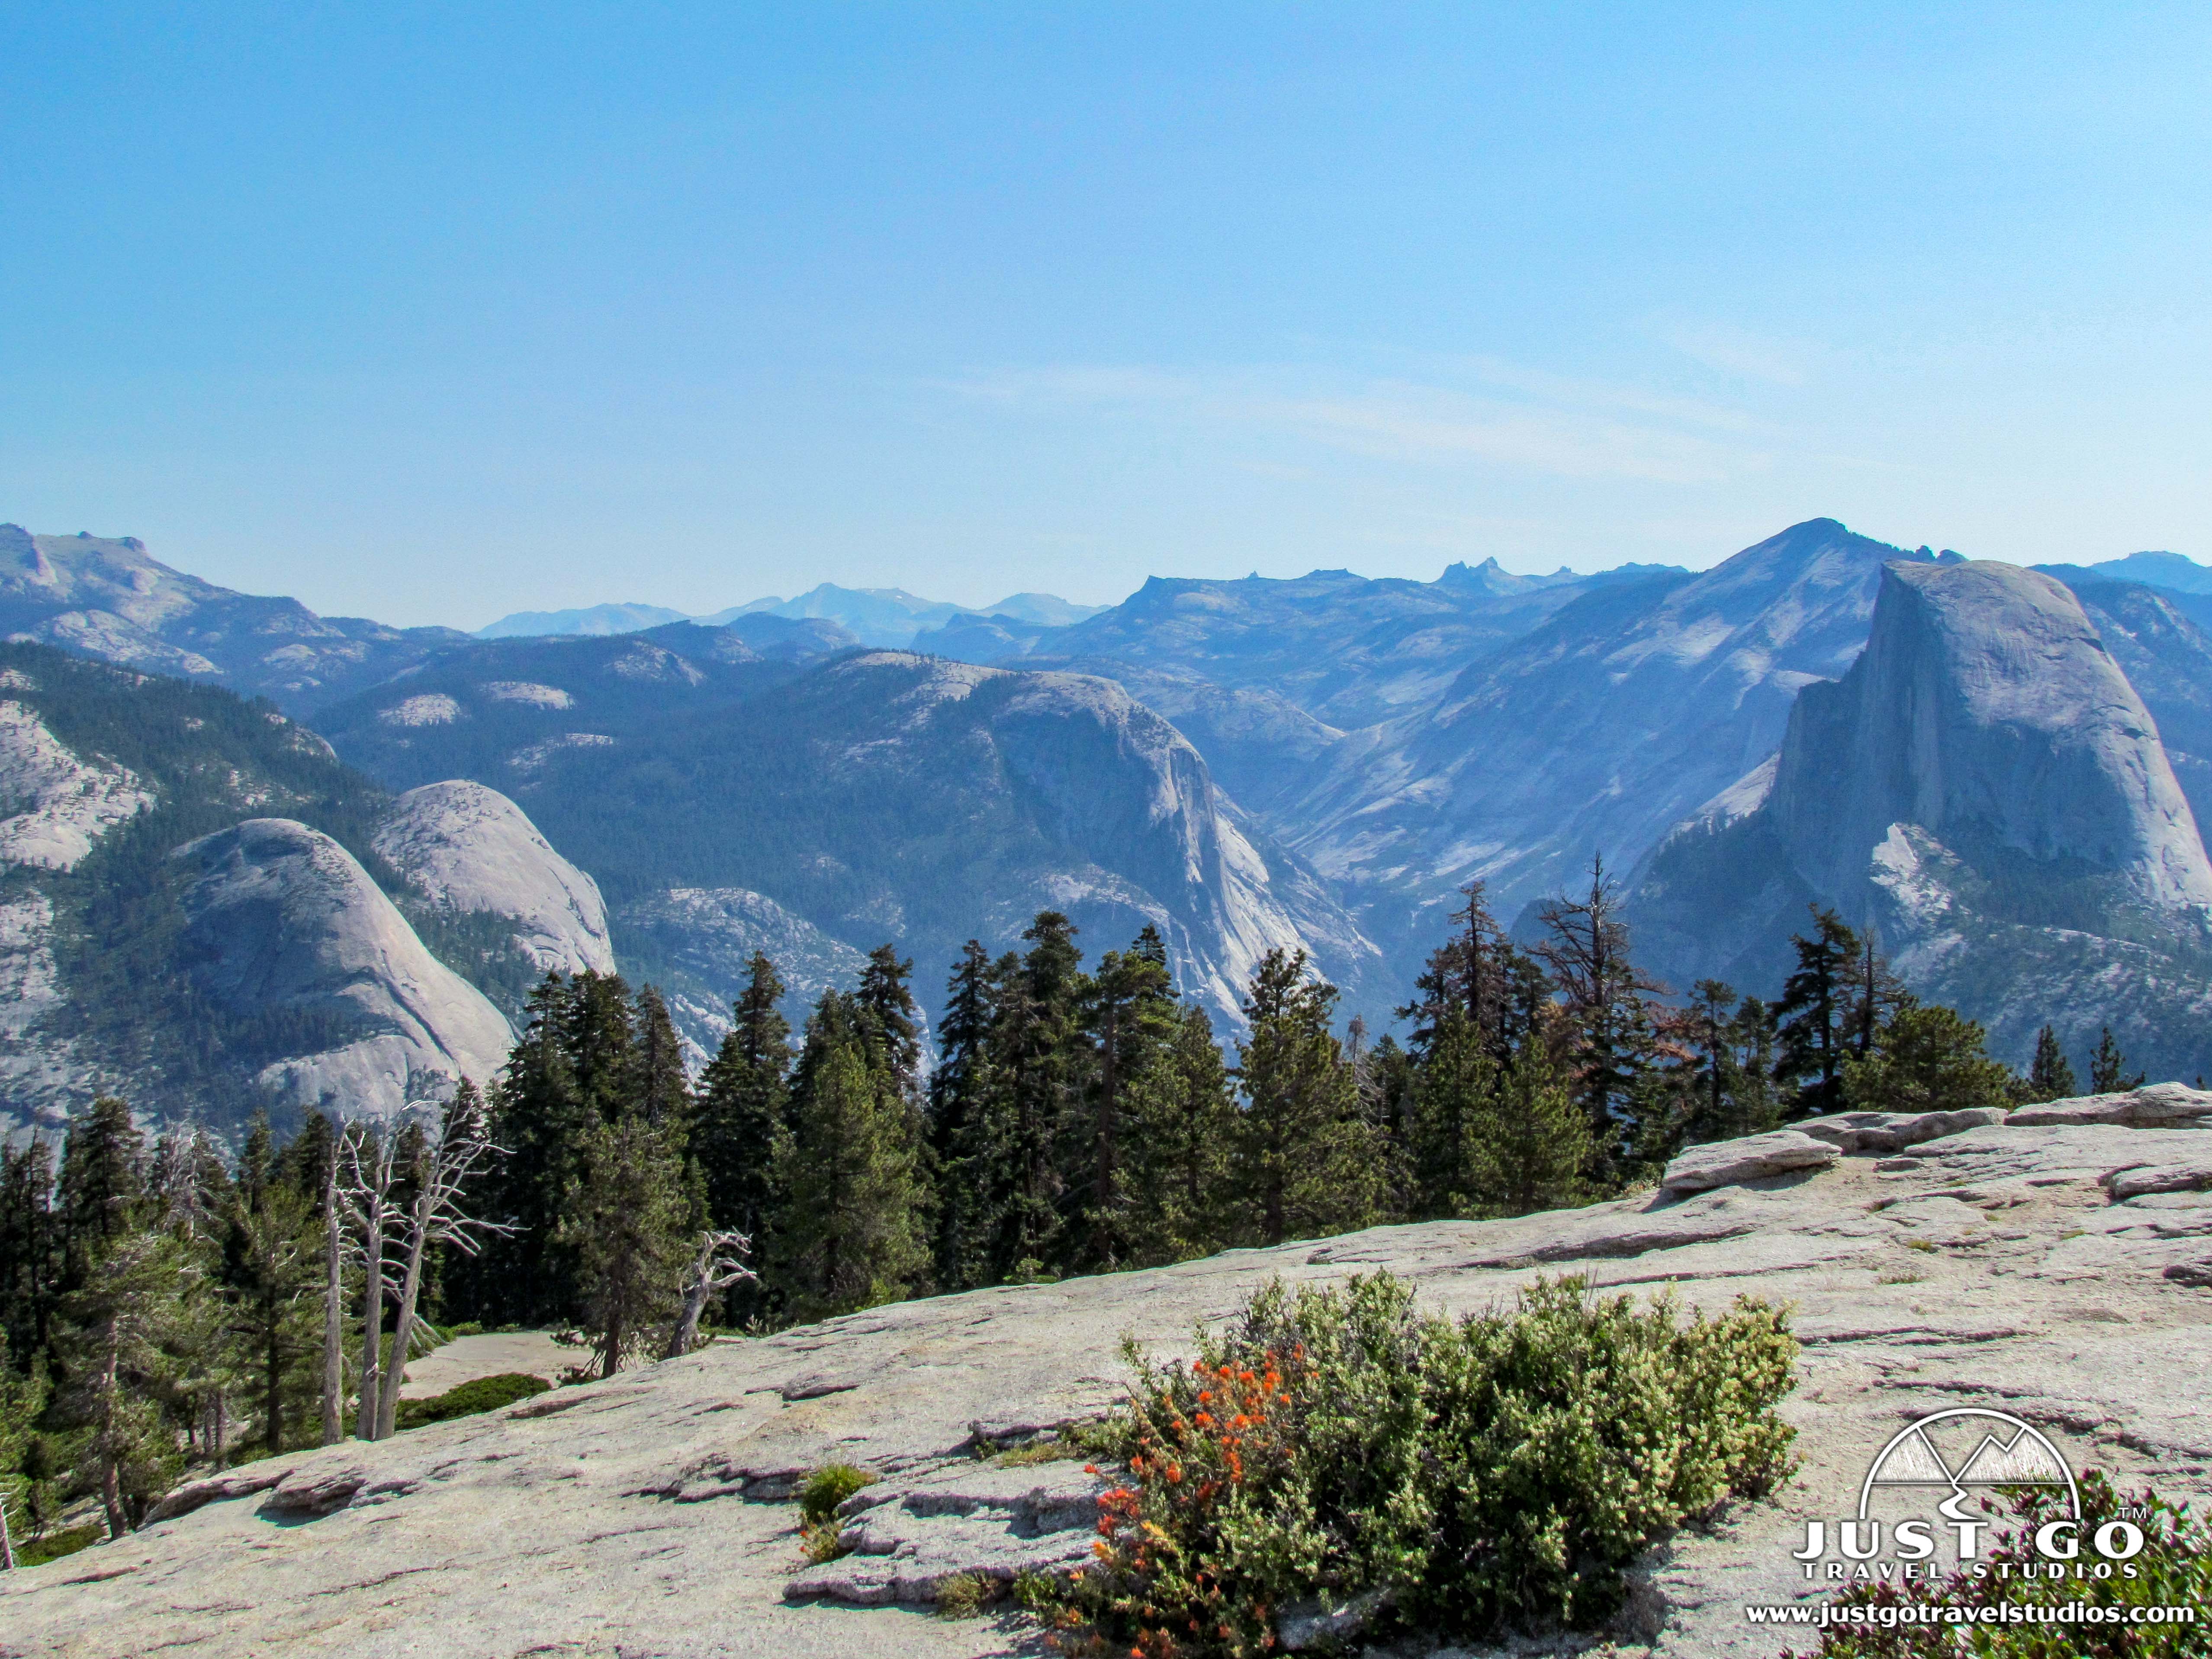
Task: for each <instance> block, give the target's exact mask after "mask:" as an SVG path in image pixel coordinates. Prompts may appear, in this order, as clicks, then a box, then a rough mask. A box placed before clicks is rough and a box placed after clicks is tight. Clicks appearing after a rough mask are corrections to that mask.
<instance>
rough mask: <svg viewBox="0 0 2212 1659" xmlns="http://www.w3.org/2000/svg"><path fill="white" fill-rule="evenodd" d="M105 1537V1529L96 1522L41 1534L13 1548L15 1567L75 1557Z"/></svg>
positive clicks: (33, 1565)
mask: <svg viewBox="0 0 2212 1659" xmlns="http://www.w3.org/2000/svg"><path fill="white" fill-rule="evenodd" d="M106 1536H107V1528H106V1527H104V1526H101V1525H100V1523H99V1522H96V1521H95V1522H92V1523H91V1524H89V1525H88V1526H82V1527H69V1528H64V1529H63V1530H61V1531H59V1532H49V1533H42V1534H40V1535H39V1536H37V1537H35V1538H33V1539H31V1540H30V1541H28V1542H27V1543H21V1544H18V1545H16V1546H15V1565H17V1566H19V1567H35V1566H40V1565H44V1564H45V1563H46V1562H48V1561H58V1560H60V1559H62V1557H64V1555H75V1554H76V1553H77V1552H78V1551H79V1550H81V1549H86V1548H88V1547H91V1546H92V1545H94V1544H97V1543H98V1542H100V1540H101V1539H103V1538H105V1537H106Z"/></svg>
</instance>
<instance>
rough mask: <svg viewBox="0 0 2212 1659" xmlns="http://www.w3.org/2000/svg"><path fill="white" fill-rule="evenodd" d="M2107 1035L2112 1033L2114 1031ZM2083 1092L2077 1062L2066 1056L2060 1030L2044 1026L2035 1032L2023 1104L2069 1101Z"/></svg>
mask: <svg viewBox="0 0 2212 1659" xmlns="http://www.w3.org/2000/svg"><path fill="white" fill-rule="evenodd" d="M2110 1035H2111V1033H2110V1032H2107V1033H2106V1036H2110ZM2079 1093H2081V1085H2079V1084H2078V1083H2076V1082H2075V1079H2074V1063H2073V1061H2071V1060H2068V1059H2067V1058H2066V1050H2065V1049H2064V1048H2062V1047H2061V1046H2060V1045H2059V1042H2058V1033H2057V1032H2056V1031H2054V1030H2051V1027H2050V1026H2048V1025H2046V1026H2045V1027H2044V1028H2043V1029H2042V1030H2039V1031H2038V1032H2037V1033H2036V1034H2035V1059H2034V1060H2033V1062H2032V1063H2031V1064H2030V1065H2029V1066H2028V1068H2027V1089H2026V1090H2025V1091H2023V1093H2022V1095H2021V1101H2022V1103H2033V1102H2040V1101H2045V1100H2070V1099H2072V1098H2073V1097H2075V1095H2078V1094H2079Z"/></svg>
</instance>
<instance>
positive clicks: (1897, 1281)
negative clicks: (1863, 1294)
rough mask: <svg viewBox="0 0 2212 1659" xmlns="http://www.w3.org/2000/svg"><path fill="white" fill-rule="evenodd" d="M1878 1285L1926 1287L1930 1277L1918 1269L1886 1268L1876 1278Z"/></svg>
mask: <svg viewBox="0 0 2212 1659" xmlns="http://www.w3.org/2000/svg"><path fill="white" fill-rule="evenodd" d="M1874 1282H1875V1284H1877V1285H1924V1284H1926V1283H1927V1282H1928V1275H1927V1274H1926V1273H1923V1272H1922V1271H1921V1270H1920V1269H1919V1268H1917V1267H1885V1268H1883V1269H1882V1270H1881V1272H1880V1273H1876V1274H1875V1276H1874Z"/></svg>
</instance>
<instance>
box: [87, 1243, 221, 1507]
mask: <svg viewBox="0 0 2212 1659" xmlns="http://www.w3.org/2000/svg"><path fill="white" fill-rule="evenodd" d="M80 1237H82V1235H81V1236H80ZM190 1273H191V1268H190V1267H189V1265H188V1263H187V1262H186V1261H185V1253H184V1250H183V1249H182V1247H181V1246H180V1245H179V1243H177V1241H176V1240H175V1239H173V1238H172V1237H170V1236H169V1235H167V1233H164V1232H162V1231H159V1230H158V1229H156V1228H152V1227H143V1226H131V1225H123V1226H119V1227H118V1230H117V1231H113V1232H112V1233H110V1234H109V1235H108V1236H107V1237H105V1238H102V1239H100V1240H98V1242H97V1243H94V1244H93V1245H92V1246H91V1247H90V1252H89V1256H88V1261H87V1272H86V1274H85V1279H84V1283H83V1284H82V1285H80V1286H79V1287H78V1288H77V1289H76V1290H74V1291H71V1292H70V1295H69V1296H68V1297H67V1298H66V1299H65V1300H64V1303H63V1305H62V1310H61V1328H62V1331H63V1336H62V1340H61V1343H60V1348H61V1372H62V1376H64V1379H65V1381H64V1387H63V1389H62V1394H61V1398H60V1400H59V1401H58V1409H59V1415H60V1418H61V1420H62V1422H63V1423H64V1425H66V1426H68V1427H70V1428H75V1429H78V1430H81V1431H82V1446H81V1449H80V1452H79V1459H80V1464H79V1466H80V1468H84V1469H86V1470H87V1471H88V1473H89V1474H90V1475H91V1478H92V1480H93V1483H94V1488H95V1490H96V1491H97V1492H98V1493H99V1497H100V1507H101V1510H103V1512H104V1513H105V1515H106V1520H107V1535H108V1536H109V1537H110V1538H111V1539H112V1538H120V1537H121V1536H122V1535H123V1534H125V1532H127V1531H129V1530H130V1529H131V1525H132V1522H133V1519H134V1516H135V1514H136V1513H137V1512H138V1511H140V1510H143V1505H144V1504H145V1502H146V1500H147V1499H149V1498H151V1497H153V1496H154V1495H155V1494H156V1493H158V1492H162V1491H165V1490H167V1486H168V1485H169V1483H170V1481H171V1480H173V1478H174V1474H175V1471H176V1469H177V1468H178V1466H179V1457H178V1455H177V1449H176V1439H175V1436H174V1435H173V1433H172V1432H171V1431H170V1430H169V1428H168V1426H167V1425H166V1424H165V1423H164V1422H163V1421H162V1420H161V1410H160V1407H158V1405H157V1404H156V1403H155V1401H156V1400H157V1398H158V1397H159V1395H160V1392H161V1389H162V1387H163V1386H164V1385H165V1383H167V1380H168V1377H169V1375H170V1370H171V1362H170V1359H169V1357H168V1356H167V1354H166V1353H165V1352H163V1351H162V1344H163V1342H164V1341H165V1340H167V1339H168V1338H169V1337H170V1336H171V1335H172V1334H173V1330H174V1326H175V1322H176V1318H177V1315H178V1311H179V1297H180V1295H181V1292H182V1290H183V1288H184V1285H185V1280H186V1279H187V1276H188V1275H189V1274H190Z"/></svg>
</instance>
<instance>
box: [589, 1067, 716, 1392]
mask: <svg viewBox="0 0 2212 1659" xmlns="http://www.w3.org/2000/svg"><path fill="white" fill-rule="evenodd" d="M578 1151H579V1158H578V1160H577V1162H578V1170H577V1173H576V1176H575V1178H574V1181H573V1182H572V1183H571V1184H570V1187H569V1189H568V1201H567V1203H566V1205H565V1206H563V1212H562V1219H561V1222H560V1225H559V1231H558V1239H559V1242H560V1243H562V1245H564V1246H565V1247H566V1248H567V1249H570V1250H572V1251H573V1252H574V1255H575V1261H576V1271H577V1278H578V1286H577V1297H578V1304H579V1310H580V1313H581V1315H582V1319H583V1327H584V1329H585V1332H586V1334H588V1335H589V1336H590V1337H591V1338H592V1346H593V1347H594V1348H595V1349H596V1350H597V1351H598V1353H599V1375H600V1376H613V1375H614V1374H615V1373H616V1371H617V1370H620V1369H621V1368H622V1362H623V1357H624V1356H625V1355H626V1354H628V1353H629V1352H633V1351H634V1350H635V1349H636V1348H637V1347H638V1346H640V1345H641V1344H642V1343H645V1342H647V1341H649V1340H651V1339H652V1337H653V1334H654V1332H655V1330H656V1328H658V1327H660V1326H663V1325H665V1324H667V1323H668V1322H670V1321H671V1318H672V1317H673V1316H674V1314H675V1312H676V1310H677V1304H678V1297H679V1295H680V1293H681V1291H682V1275H683V1272H684V1267H685V1265H686V1262H687V1261H688V1259H689V1256H690V1248H689V1247H690V1243H691V1238H692V1234H691V1231H690V1204H689V1202H688V1200H687V1198H686V1194H685V1193H684V1158H683V1154H682V1152H680V1150H679V1149H678V1138H677V1132H676V1129H675V1127H674V1126H672V1125H669V1124H665V1123H663V1124H656V1123H654V1122H653V1121H652V1119H651V1118H650V1117H649V1116H648V1115H647V1112H646V1110H645V1108H644V1103H642V1102H640V1103H636V1104H635V1105H634V1106H632V1107H630V1108H629V1109H621V1108H619V1107H618V1108H617V1111H616V1114H615V1115H614V1116H613V1118H611V1119H608V1118H604V1117H601V1118H598V1119H596V1120H595V1121H592V1123H591V1125H590V1126H589V1127H587V1128H586V1130H585V1132H584V1134H583V1137H582V1141H581V1144H580V1147H579V1148H578Z"/></svg>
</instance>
